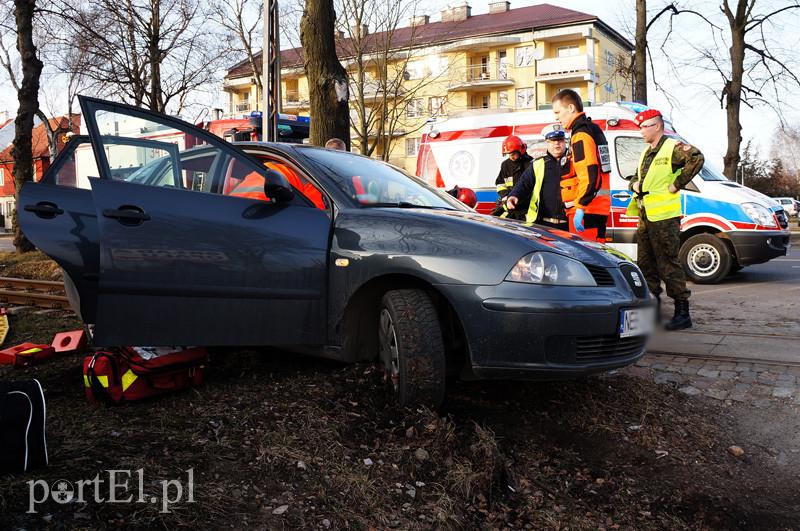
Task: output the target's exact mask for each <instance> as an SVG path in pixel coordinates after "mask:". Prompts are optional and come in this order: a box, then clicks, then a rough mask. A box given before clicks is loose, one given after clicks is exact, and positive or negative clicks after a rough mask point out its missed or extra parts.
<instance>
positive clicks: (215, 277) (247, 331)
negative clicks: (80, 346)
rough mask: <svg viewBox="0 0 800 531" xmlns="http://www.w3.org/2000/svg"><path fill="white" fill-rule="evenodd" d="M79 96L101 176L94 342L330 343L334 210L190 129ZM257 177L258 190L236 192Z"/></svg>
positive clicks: (96, 196)
mask: <svg viewBox="0 0 800 531" xmlns="http://www.w3.org/2000/svg"><path fill="white" fill-rule="evenodd" d="M80 103H81V108H82V110H83V116H84V120H85V124H86V126H87V128H88V130H89V136H90V138H91V143H92V146H93V148H94V153H95V156H96V159H97V167H98V169H99V173H100V176H99V178H97V179H91V180H90V182H91V188H92V197H93V201H94V208H95V211H96V216H97V224H98V228H99V235H100V238H99V256H100V260H99V261H100V275H99V285H98V293H97V300H98V302H97V307H98V311H97V321H96V326H95V329H94V340H95V343H97V344H100V345H319V344H324V343H325V341H326V330H327V323H326V315H327V314H326V307H327V305H326V296H327V294H326V286H327V258H328V242H329V235H330V230H331V213H330V212H329V211H326V210H320V209H318V208H314V207H313V205H312V204H311V203H310V201H308V200H307V199H305V198H304V197H302V196H301V195H300V194H295V197H294V198H293V199H291V200H286V198H284V201H282V202H279V201H276V200H275V199H269V198H267V197H266V195H265V194H264V192H263V183H264V182H265V181H266V182H270V179H272V180H274V179H275V174H271V173H270V172H268V171H267V170H266V169H265V168H264V166H263V165H262V164H260V163H259V162H258V161H257V160H255V159H253V158H251V157H250V156H249V155H247V154H245V153H244V152H242V151H240V150H239V149H237V148H235V147H233V146H231V145H230V144H228V143H227V142H225V141H223V140H221V139H219V138H217V137H215V136H213V135H211V134H209V133H207V132H205V131H203V130H201V129H199V128H197V127H195V126H193V125H190V124H188V123H185V122H182V121H180V120H178V119H175V118H171V117H167V116H164V115H161V114H158V113H154V112H150V111H145V110H142V109H138V108H135V107H131V106H127V105H121V104H116V103H111V102H105V101H102V100H96V99H91V98H84V97H81V98H80ZM259 180H260V182H261V183H262V184H261V185H260V186H261V197H257V196H258V194H257V193H255V192H254V191H253V190H252V188H253V187H252V186H250V187H249V188H247V189H248V190H250V192H249V193H241V194H237V193H235V191H236V190H242V189H244V186H242V183H243V182H245V181H246V182H247V184H250V185H252V183H253V182H258V181H259ZM231 183H233V184H236V183H238V186H233V185H232V184H231ZM284 184H285V183H284Z"/></svg>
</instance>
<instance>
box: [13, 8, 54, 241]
mask: <svg viewBox="0 0 800 531" xmlns="http://www.w3.org/2000/svg"><path fill="white" fill-rule="evenodd" d="M35 8H36V1H35V0H14V18H15V20H16V23H17V50H18V51H19V56H20V61H21V64H22V83H20V87H19V91H17V99H18V100H19V110H18V111H17V118H16V120H14V147H13V148H12V150H11V155H12V157H13V158H14V199H15V201H16V207H17V208H15V209H14V216H13V220H12V223H13V227H14V246H15V247H16V248H17V252H19V253H24V252H27V251H32V250H33V249H34V247H33V244H31V242H30V241H29V240H28V238H26V237H25V235H24V234H22V231H21V230H20V228H19V223H18V217H17V210H18V209H19V208H21V207H22V205H20V202H19V192H20V190H21V189H22V185H23V184H25V183H26V182H28V181H32V180H33V151H32V145H31V136H32V134H33V117H34V115H35V114H36V113H37V111H38V110H39V76H40V75H41V73H42V62H41V61H40V60H39V57H38V56H37V55H36V45H35V44H34V43H33V13H34V9H35ZM45 126H46V124H45Z"/></svg>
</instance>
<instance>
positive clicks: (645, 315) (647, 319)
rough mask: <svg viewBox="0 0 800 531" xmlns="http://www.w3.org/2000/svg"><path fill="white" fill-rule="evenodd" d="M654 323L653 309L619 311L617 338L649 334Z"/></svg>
mask: <svg viewBox="0 0 800 531" xmlns="http://www.w3.org/2000/svg"><path fill="white" fill-rule="evenodd" d="M655 321H656V314H655V309H654V308H651V307H647V308H636V309H634V310H620V312H619V337H631V336H641V335H645V334H650V333H651V332H652V331H653V326H654V325H655Z"/></svg>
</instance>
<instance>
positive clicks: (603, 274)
mask: <svg viewBox="0 0 800 531" xmlns="http://www.w3.org/2000/svg"><path fill="white" fill-rule="evenodd" d="M586 269H588V270H589V273H591V274H592V278H594V281H595V282H596V283H597V285H598V286H613V285H614V277H612V276H611V273H609V272H608V269H606V268H604V267H598V266H593V265H587V266H586Z"/></svg>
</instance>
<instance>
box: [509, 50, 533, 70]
mask: <svg viewBox="0 0 800 531" xmlns="http://www.w3.org/2000/svg"><path fill="white" fill-rule="evenodd" d="M532 64H533V46H522V47H520V48H515V49H514V65H515V66H531V65H532Z"/></svg>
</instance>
